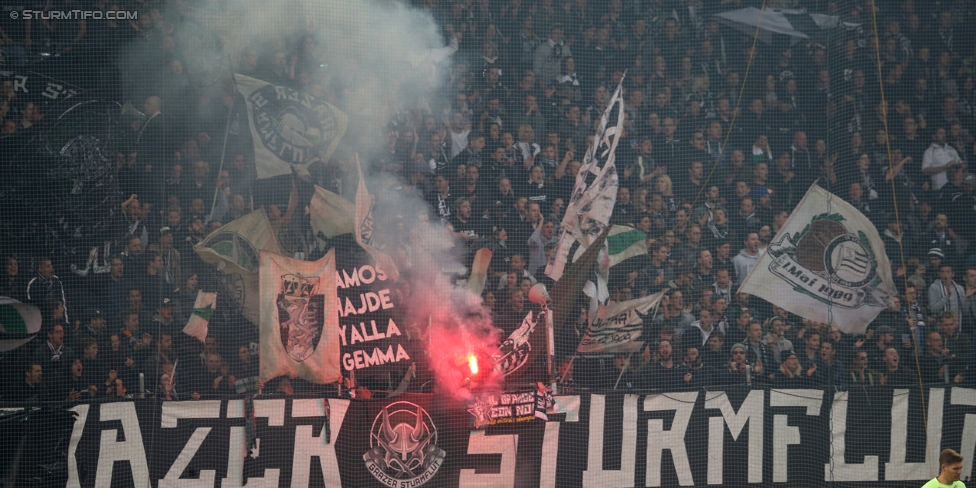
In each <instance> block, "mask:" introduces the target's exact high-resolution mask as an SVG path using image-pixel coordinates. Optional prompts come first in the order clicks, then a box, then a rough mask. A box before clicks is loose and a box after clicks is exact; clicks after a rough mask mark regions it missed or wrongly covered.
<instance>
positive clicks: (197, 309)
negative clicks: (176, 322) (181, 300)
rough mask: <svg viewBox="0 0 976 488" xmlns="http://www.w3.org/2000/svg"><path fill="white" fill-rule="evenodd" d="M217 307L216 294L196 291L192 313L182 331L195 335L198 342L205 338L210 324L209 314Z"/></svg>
mask: <svg viewBox="0 0 976 488" xmlns="http://www.w3.org/2000/svg"><path fill="white" fill-rule="evenodd" d="M215 308H217V294H216V293H210V292H205V291H202V290H201V291H199V292H197V299H196V301H194V302H193V314H191V315H190V320H189V321H187V323H186V326H185V327H183V333H184V334H186V335H188V336H190V337H196V338H197V340H199V341H200V342H206V340H207V326H208V325H209V324H210V316H211V315H213V311H214V309H215Z"/></svg>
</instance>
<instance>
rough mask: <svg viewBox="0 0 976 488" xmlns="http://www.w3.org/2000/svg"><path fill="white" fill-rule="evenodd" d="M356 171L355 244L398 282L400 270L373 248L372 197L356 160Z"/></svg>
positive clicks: (387, 257) (384, 254) (388, 256)
mask: <svg viewBox="0 0 976 488" xmlns="http://www.w3.org/2000/svg"><path fill="white" fill-rule="evenodd" d="M356 169H358V170H359V186H358V187H356V222H355V224H354V226H355V229H354V232H355V235H356V242H357V243H358V244H359V246H360V247H362V248H363V250H365V251H366V252H367V253H369V255H370V256H371V257H372V258H373V260H374V261H376V266H377V267H379V268H381V269H382V270H384V271H386V272H387V274H389V275H390V278H392V279H393V282H394V283H396V282H397V281H399V280H400V270H399V269H397V266H396V264H394V263H393V259H392V258H390V255H389V254H386V253H385V252H383V251H380V250H379V249H378V248H376V247H375V246H373V204H374V202H373V197H372V195H370V194H369V190H368V189H366V179H365V178H363V167H362V166H360V164H359V158H358V157H357V158H356Z"/></svg>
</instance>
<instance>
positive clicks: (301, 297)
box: [277, 274, 325, 362]
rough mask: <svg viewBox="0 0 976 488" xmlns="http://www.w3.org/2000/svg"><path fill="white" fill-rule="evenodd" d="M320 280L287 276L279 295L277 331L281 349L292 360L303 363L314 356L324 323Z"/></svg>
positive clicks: (323, 297)
mask: <svg viewBox="0 0 976 488" xmlns="http://www.w3.org/2000/svg"><path fill="white" fill-rule="evenodd" d="M319 281H320V280H319V278H318V277H308V276H299V275H294V274H287V275H284V276H282V277H281V288H280V289H279V291H278V300H277V304H278V330H279V334H280V336H281V345H282V346H284V348H285V351H286V352H287V353H288V355H289V356H291V358H292V359H294V360H295V361H298V362H302V361H305V360H306V359H308V358H309V357H311V356H312V353H314V352H315V347H316V346H317V345H318V343H319V338H320V337H321V336H322V326H323V324H324V322H325V295H323V294H321V293H318V291H319Z"/></svg>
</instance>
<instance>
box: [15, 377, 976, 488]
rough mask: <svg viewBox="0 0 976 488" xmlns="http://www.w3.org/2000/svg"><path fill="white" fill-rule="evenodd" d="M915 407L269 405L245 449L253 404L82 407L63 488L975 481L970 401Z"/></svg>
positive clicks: (699, 396)
mask: <svg viewBox="0 0 976 488" xmlns="http://www.w3.org/2000/svg"><path fill="white" fill-rule="evenodd" d="M921 400H922V398H921V395H920V394H919V393H918V392H917V391H912V392H910V391H909V390H899V389H891V388H885V387H878V388H871V389H858V390H851V391H849V392H836V393H835V392H831V391H824V390H813V389H810V390H778V389H749V388H747V387H741V388H730V389H727V390H724V391H677V392H667V393H659V394H640V395H636V394H630V395H625V394H612V395H596V394H593V395H572V396H557V397H556V405H555V406H554V407H553V408H552V409H551V410H550V413H549V415H548V421H546V420H542V419H535V420H531V421H526V422H511V423H499V424H496V425H488V426H483V427H482V429H474V428H472V426H471V425H472V413H470V412H469V411H468V410H467V409H466V407H465V405H463V404H460V403H449V402H448V400H446V399H445V398H444V397H441V396H432V395H418V394H406V395H402V396H399V397H396V398H393V399H386V400H367V401H358V400H344V399H343V400H337V399H329V400H325V399H284V398H265V399H256V400H254V402H253V405H254V410H253V411H254V418H255V422H254V424H255V428H254V429H253V430H252V431H251V432H253V435H254V436H256V438H257V439H256V440H255V442H254V443H253V447H252V448H251V449H247V444H246V443H247V435H248V434H247V433H246V429H245V406H244V401H243V400H229V401H219V400H217V401H187V402H161V403H160V402H154V401H149V400H146V401H137V402H133V401H127V402H117V403H103V404H93V405H78V406H75V407H74V408H73V410H74V411H75V412H76V413H77V414H78V417H77V420H76V421H75V423H74V428H73V432H72V433H71V439H70V446H69V448H68V453H69V456H68V463H67V466H68V475H69V478H68V483H67V486H80V487H93V486H138V487H145V486H150V484H151V485H152V486H158V487H166V486H207V487H211V486H221V487H225V488H226V487H231V486H243V485H244V482H245V473H246V479H247V482H248V483H252V484H251V485H249V486H340V485H341V486H347V487H382V486H388V487H398V488H399V487H408V486H422V485H426V486H541V487H554V486H559V487H570V486H600V487H606V486H707V485H716V486H719V485H722V486H759V485H762V486H770V485H773V486H801V485H802V486H824V485H828V484H830V483H831V482H834V483H839V484H842V485H844V486H872V487H877V486H896V485H897V486H901V485H903V484H905V482H911V483H914V484H915V485H916V486H917V485H919V484H921V483H922V482H923V481H925V480H928V479H931V478H933V477H934V476H936V475H937V474H938V453H939V451H940V450H941V449H942V448H944V447H951V448H953V449H956V450H958V451H959V452H960V453H961V454H962V455H963V456H964V458H965V460H964V465H963V480H964V481H965V480H967V478H969V477H970V476H971V475H972V474H973V470H972V465H973V455H974V448H976V434H974V432H976V415H974V414H976V390H973V389H967V388H951V389H942V388H932V389H930V390H929V391H928V392H927V396H926V398H925V407H926V410H927V419H925V420H923V415H922V401H921ZM7 406H8V407H9V406H10V405H7ZM926 421H927V423H926ZM926 428H927V429H926ZM926 430H927V435H926ZM28 440H29V438H28ZM8 445H10V446H12V445H15V442H9V443H8ZM926 456H928V460H926Z"/></svg>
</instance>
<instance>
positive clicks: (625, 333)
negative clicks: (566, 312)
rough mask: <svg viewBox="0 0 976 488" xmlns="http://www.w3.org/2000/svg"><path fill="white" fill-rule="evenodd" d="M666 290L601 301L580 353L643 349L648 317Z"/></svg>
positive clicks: (584, 336)
mask: <svg viewBox="0 0 976 488" xmlns="http://www.w3.org/2000/svg"><path fill="white" fill-rule="evenodd" d="M663 296H664V292H663V291H662V292H659V293H655V294H653V295H648V296H646V297H641V298H637V299H634V300H628V301H626V302H617V303H612V304H610V305H609V306H607V305H600V308H599V310H598V311H597V313H596V314H595V316H593V317H590V318H589V319H590V320H589V322H590V324H589V326H588V327H587V328H586V333H585V334H583V339H582V340H580V343H579V347H577V349H576V352H580V353H629V352H637V351H640V350H641V349H643V347H644V342H645V341H646V339H647V338H645V337H644V336H643V331H644V318H645V317H647V316H648V315H650V314H652V313H653V309H655V308H657V306H658V304H660V303H661V298H662V297H663Z"/></svg>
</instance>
